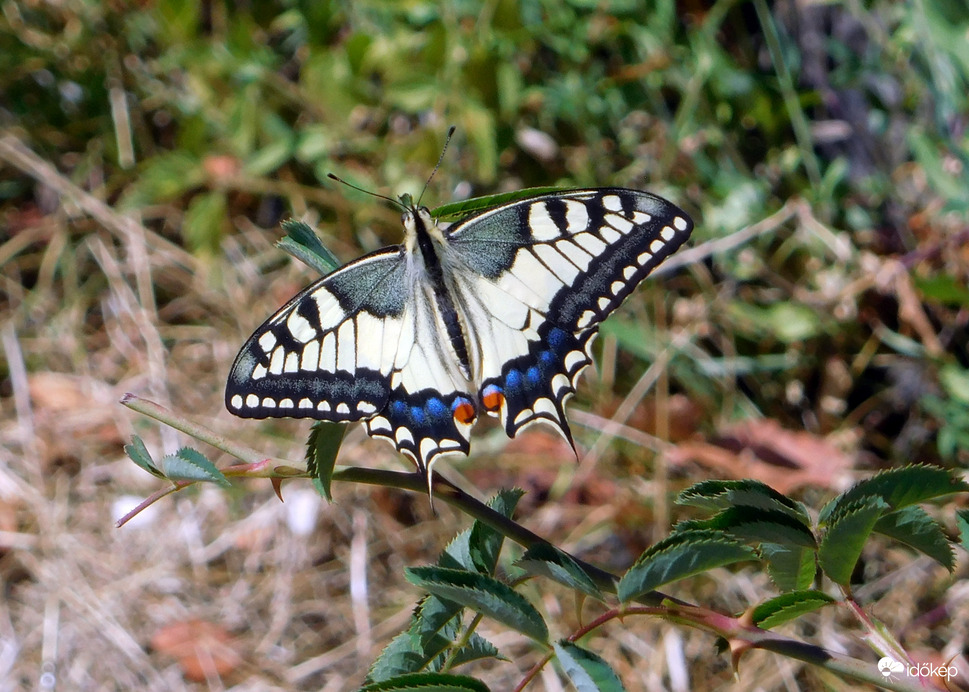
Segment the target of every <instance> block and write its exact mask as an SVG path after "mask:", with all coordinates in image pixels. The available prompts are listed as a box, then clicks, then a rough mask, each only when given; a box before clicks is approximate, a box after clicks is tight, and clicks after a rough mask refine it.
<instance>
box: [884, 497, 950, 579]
mask: <svg viewBox="0 0 969 692" xmlns="http://www.w3.org/2000/svg"><path fill="white" fill-rule="evenodd" d="M875 531H877V532H878V533H880V534H883V535H885V536H888V537H889V538H894V539H895V540H896V541H899V542H901V543H904V544H905V545H907V546H910V547H912V548H914V549H915V550H918V551H919V552H921V553H925V554H926V555H928V556H929V557H930V558H932V559H933V560H935V561H936V562H938V563H939V564H940V565H942V566H943V567H945V568H946V569H947V570H949V571H950V572H951V571H952V570H953V569H954V568H955V557H954V555H953V553H952V544H950V543H949V541H948V539H947V538H946V537H945V532H944V531H943V530H942V527H941V526H939V523H938V522H937V521H935V520H934V519H933V518H932V517H930V516H929V515H928V514H926V512H925V510H924V509H922V508H921V507H918V506H910V507H905V508H904V509H900V510H899V511H897V512H892V513H891V514H886V515H885V516H883V517H882V518H881V519H879V520H878V523H877V524H875Z"/></svg>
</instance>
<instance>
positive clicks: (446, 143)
mask: <svg viewBox="0 0 969 692" xmlns="http://www.w3.org/2000/svg"><path fill="white" fill-rule="evenodd" d="M454 129H455V128H454V125H451V127H449V128H448V130H447V137H446V138H445V140H444V147H443V148H442V149H441V155H440V156H439V157H438V159H437V165H436V166H434V170H433V171H431V174H430V175H429V176H427V182H426V183H424V189H423V190H421V196H420V197H418V198H417V206H421V200H422V199H424V193H425V192H427V186H428V185H430V184H431V179H432V178H433V177H434V174H435V173H437V169H438V168H440V167H441V162H442V161H443V160H444V154H445V153H446V152H447V145H448V144H450V143H451V136H452V135H453V134H454Z"/></svg>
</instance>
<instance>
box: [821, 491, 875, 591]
mask: <svg viewBox="0 0 969 692" xmlns="http://www.w3.org/2000/svg"><path fill="white" fill-rule="evenodd" d="M889 509H890V507H889V505H888V503H887V502H885V500H883V499H882V498H880V497H865V498H862V499H860V500H856V501H855V502H853V503H851V504H849V505H843V506H842V507H841V509H840V510H839V512H838V513H837V514H836V515H833V516H832V518H831V521H830V523H829V525H828V530H827V531H826V532H825V534H824V538H822V539H821V546H820V547H819V548H818V564H820V565H821V569H822V570H823V571H824V573H825V574H827V575H828V577H830V578H831V580H832V581H834V582H835V583H836V584H841V585H842V586H848V584H849V582H850V580H851V573H852V572H853V571H854V569H855V564H856V563H857V562H858V558H859V557H861V550H862V548H864V546H865V542H866V541H867V540H868V537H869V536H870V535H871V532H872V531H873V530H874V528H875V524H876V523H878V520H879V519H880V518H881V517H882V515H884V514H885V513H886V512H888V511H889Z"/></svg>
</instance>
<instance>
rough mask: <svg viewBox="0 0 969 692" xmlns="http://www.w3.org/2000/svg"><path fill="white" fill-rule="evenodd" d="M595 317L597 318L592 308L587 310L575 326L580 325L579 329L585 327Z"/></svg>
mask: <svg viewBox="0 0 969 692" xmlns="http://www.w3.org/2000/svg"><path fill="white" fill-rule="evenodd" d="M595 318H596V314H595V313H594V312H592V310H586V311H585V312H583V313H582V315H581V316H580V317H579V320H578V322H576V323H575V326H576V327H578V328H579V329H585V328H586V327H588V326H589V325H590V324H591V323H592V320H594V319H595Z"/></svg>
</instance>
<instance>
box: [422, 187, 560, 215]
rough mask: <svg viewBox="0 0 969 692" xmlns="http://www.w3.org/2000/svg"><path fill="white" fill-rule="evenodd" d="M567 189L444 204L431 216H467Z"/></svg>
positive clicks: (536, 189)
mask: <svg viewBox="0 0 969 692" xmlns="http://www.w3.org/2000/svg"><path fill="white" fill-rule="evenodd" d="M565 189H567V188H563V187H529V188H526V189H524V190H515V191H514V192H503V193H501V194H497V195H487V196H485V197H473V198H471V199H465V200H461V201H459V202H450V203H449V204H442V205H441V206H439V207H437V208H436V209H434V210H433V211H431V216H433V217H434V218H435V219H443V218H448V217H452V216H467V215H469V214H471V213H473V212H476V211H481V210H483V209H491V208H492V207H497V206H500V205H502V204H507V203H508V202H515V201H517V200H520V199H528V198H530V197H537V196H538V195H547V194H549V193H551V192H561V191H562V190H565Z"/></svg>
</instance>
